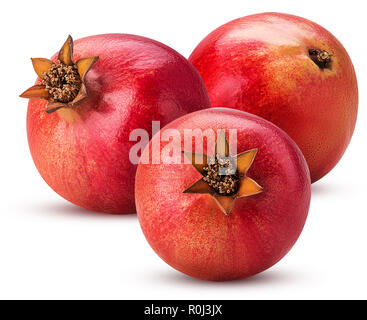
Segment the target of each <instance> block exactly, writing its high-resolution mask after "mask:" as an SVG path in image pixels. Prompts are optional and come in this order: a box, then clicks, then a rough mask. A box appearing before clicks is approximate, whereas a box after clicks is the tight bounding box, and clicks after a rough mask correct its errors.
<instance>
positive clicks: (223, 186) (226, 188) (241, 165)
mask: <svg viewBox="0 0 367 320" xmlns="http://www.w3.org/2000/svg"><path fill="white" fill-rule="evenodd" d="M183 153H184V155H185V156H186V157H187V158H188V159H189V160H190V161H191V163H192V165H193V166H194V167H195V169H196V170H197V171H199V172H200V173H201V175H202V176H203V177H202V178H201V179H200V180H198V181H196V182H195V183H194V184H193V185H191V186H190V187H188V188H187V189H186V190H184V191H183V192H184V193H201V194H210V195H211V196H212V197H213V198H214V199H215V200H216V202H217V204H218V205H219V207H220V209H221V210H222V211H223V212H224V213H225V214H226V215H228V214H229V213H230V212H231V209H232V207H233V204H234V202H235V201H236V199H237V198H241V197H248V196H251V195H255V194H258V193H261V192H262V191H263V188H262V187H261V186H260V185H259V184H258V183H256V182H255V181H254V180H252V179H251V178H250V177H248V176H247V171H248V170H249V169H250V167H251V165H252V163H253V162H254V159H255V156H256V153H257V149H251V150H248V151H245V152H242V153H240V154H238V155H236V156H230V155H229V145H228V141H227V139H226V136H225V133H224V130H220V131H219V132H218V135H217V142H216V145H215V152H214V155H213V156H212V157H209V156H207V155H205V154H197V153H191V152H186V151H183Z"/></svg>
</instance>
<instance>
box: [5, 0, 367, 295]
mask: <svg viewBox="0 0 367 320" xmlns="http://www.w3.org/2000/svg"><path fill="white" fill-rule="evenodd" d="M264 11H278V12H285V13H291V14H296V15H300V16H303V17H305V18H308V19H310V20H313V21H315V22H317V23H319V24H321V25H322V26H324V27H325V28H327V29H328V30H329V31H331V32H332V33H333V34H334V35H335V36H336V37H337V38H338V39H339V40H340V41H341V42H342V43H343V45H344V46H345V48H346V49H347V50H348V52H349V54H350V56H351V58H352V60H353V62H354V65H355V69H356V72H357V77H358V80H359V90H360V109H359V117H358V122H357V127H356V130H355V134H354V137H353V139H352V142H351V144H350V146H349V148H348V150H347V152H346V154H345V156H344V157H343V159H342V160H341V161H340V163H339V164H338V165H337V167H336V168H335V169H334V170H333V171H332V172H331V173H330V174H329V175H327V176H326V177H325V178H324V179H322V180H321V181H319V182H317V183H316V184H315V185H313V186H312V203H311V208H310V212H309V218H308V221H307V223H306V226H305V229H304V231H303V233H302V235H301V237H300V239H299V241H298V242H297V244H296V245H295V247H294V248H293V249H292V250H291V252H290V253H289V254H288V255H287V256H286V257H285V258H284V259H283V260H282V261H280V262H279V263H278V264H277V265H275V266H274V267H272V268H271V269H269V270H268V271H266V272H264V273H262V274H259V275H257V276H255V277H253V278H250V279H245V280H240V281H235V282H226V283H215V282H204V281H200V280H196V279H193V278H189V277H187V276H185V275H183V274H181V273H179V272H177V271H175V270H173V269H172V268H171V267H169V266H168V265H166V264H165V263H164V262H163V261H162V260H161V259H160V258H159V257H158V256H156V254H155V253H154V252H153V251H152V250H151V248H150V247H149V245H148V243H147V242H146V241H145V238H144V236H143V234H142V232H141V230H140V227H139V224H138V221H137V218H136V215H129V216H111V215H103V214H98V213H93V212H88V211H86V210H83V209H80V208H78V207H76V206H74V205H72V204H70V203H68V202H66V201H65V200H63V199H62V198H61V197H59V196H58V195H57V194H55V193H54V192H53V191H52V190H51V189H50V188H49V187H48V186H47V185H46V183H45V182H44V181H43V180H42V178H41V177H40V175H39V174H38V172H37V170H36V168H35V166H34V164H33V162H32V159H31V156H30V153H29V150H28V145H27V138H26V129H25V120H26V109H27V101H26V100H22V99H20V98H18V95H19V94H20V93H21V92H22V91H23V90H24V89H26V88H28V87H29V86H30V85H31V84H32V83H33V82H34V80H35V74H34V72H33V69H32V66H31V62H30V60H29V58H30V57H50V56H51V55H52V54H53V53H54V52H56V51H57V50H58V49H59V47H60V45H61V44H62V43H63V42H64V40H65V39H66V36H67V35H68V34H69V33H70V34H72V35H73V37H74V39H77V38H80V37H84V36H88V35H93V34H100V33H110V32H121V33H133V34H138V35H143V36H146V37H150V38H153V39H156V40H159V41H161V42H163V43H165V44H167V45H169V46H171V47H172V48H174V49H176V50H177V51H179V52H181V53H182V54H183V55H184V56H186V57H188V56H189V55H190V53H191V51H192V50H193V49H194V47H195V46H196V45H197V43H198V42H199V41H200V40H201V39H202V38H203V37H204V36H206V35H207V34H208V33H209V32H210V31H212V30H213V29H214V28H216V27H218V26H220V25H222V24H223V23H225V22H228V21H230V20H232V19H234V18H238V17H241V16H245V15H248V14H252V13H259V12H264ZM0 15H1V17H0V24H1V25H0V26H1V28H0V30H1V50H0V55H1V78H0V79H1V80H0V81H1V90H0V91H1V99H0V108H1V116H0V119H1V120H0V121H1V126H0V127H1V149H0V150H1V153H0V161H1V168H2V175H1V179H0V186H1V190H0V194H1V201H0V210H1V213H0V298H35V299H39V298H48V299H53V298H70V299H74V298H87V299H88V298H98V299H99V298H101V299H105V298H106V299H107V298H109V299H153V298H155V299H168V298H170V299H197V298H200V299H268V298H269V299H270V298H273V299H283V298H307V299H308V298H312V299H319V298H329V299H333V298H367V290H366V286H367V272H366V270H367V257H366V254H367V250H366V244H367V201H366V198H367V192H366V190H367V159H366V158H367V152H366V149H367V143H366V141H367V110H366V108H365V104H366V95H365V92H366V83H367V76H366V72H367V68H366V67H367V63H366V61H367V41H366V36H365V30H367V23H366V17H365V8H364V2H363V1H348V2H345V1H334V2H332V3H330V1H319V0H318V1H311V0H308V1H293V0H291V1H261V0H256V1H244V0H241V1H230V0H226V1H223V0H222V1H213V0H211V1H198V0H196V1H188V0H186V1H157V0H155V1H106V0H104V1H75V0H74V1H57V2H56V1H36V0H32V1H23V2H21V1H18V2H16V1H3V3H2V7H1V13H0Z"/></svg>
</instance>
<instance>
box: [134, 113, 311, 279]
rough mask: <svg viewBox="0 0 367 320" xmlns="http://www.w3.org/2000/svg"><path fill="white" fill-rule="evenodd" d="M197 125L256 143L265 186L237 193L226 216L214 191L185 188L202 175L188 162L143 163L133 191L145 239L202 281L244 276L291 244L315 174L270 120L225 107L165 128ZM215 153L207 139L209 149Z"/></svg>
mask: <svg viewBox="0 0 367 320" xmlns="http://www.w3.org/2000/svg"><path fill="white" fill-rule="evenodd" d="M195 128H199V129H202V130H205V129H209V128H210V129H213V130H217V129H223V128H225V129H237V130H238V131H237V140H238V147H237V151H238V153H241V152H243V151H246V150H249V149H252V148H258V153H257V155H256V157H255V161H254V163H253V164H252V166H251V168H250V170H249V172H248V176H249V177H250V178H252V179H254V180H255V181H256V182H257V183H259V184H260V185H261V186H262V187H263V188H264V192H263V193H260V194H258V195H254V196H249V197H246V198H239V199H237V200H236V202H235V204H234V207H233V209H232V211H231V212H230V214H229V215H228V216H226V215H225V214H224V213H223V212H222V211H221V210H220V209H219V207H218V205H217V203H216V202H215V200H214V199H213V198H212V197H211V196H210V195H207V194H184V193H183V192H182V191H183V190H185V189H186V188H187V187H189V186H190V185H191V184H193V183H194V182H195V181H197V180H198V179H200V177H201V175H200V173H198V172H197V171H196V170H195V168H194V167H193V166H192V165H191V164H184V163H183V162H180V163H182V164H159V165H158V164H143V163H139V166H138V170H137V175H136V187H135V196H136V205H137V213H138V218H139V221H140V225H141V227H142V230H143V232H144V234H145V237H146V238H147V240H148V242H149V244H150V245H151V247H152V248H153V249H154V251H155V252H156V253H157V254H158V255H159V256H160V257H161V258H162V259H163V260H164V261H165V262H167V263H168V264H169V265H171V266H172V267H173V268H175V269H177V270H179V271H181V272H183V273H185V274H188V275H190V276H193V277H196V278H200V279H205V280H216V281H223V280H232V279H238V278H245V277H248V276H251V275H254V274H256V273H258V272H261V271H263V270H265V269H267V268H269V267H271V266H272V265H274V264H275V263H276V262H277V261H279V260H280V259H281V258H282V257H283V256H284V255H285V254H286V253H287V252H288V251H289V250H290V249H291V247H292V246H293V244H294V243H295V242H296V240H297V238H298V237H299V235H300V233H301V231H302V228H303V226H304V223H305V220H306V217H307V213H308V209H309V204H310V177H309V171H308V167H307V164H306V161H305V159H304V157H303V155H302V153H301V151H300V150H299V149H298V147H297V145H296V144H295V143H294V142H293V141H292V140H291V139H290V138H289V137H288V136H287V135H286V134H285V133H284V132H283V131H282V130H280V129H279V128H277V127H276V126H274V125H273V124H272V123H270V122H268V121H266V120H264V119H262V118H260V117H257V116H255V115H252V114H249V113H246V112H242V111H238V110H234V109H228V108H211V109H207V110H202V111H198V112H194V113H191V114H188V115H185V116H183V117H181V118H179V119H177V120H175V121H173V122H171V123H170V124H168V125H167V126H166V127H165V128H163V129H162V130H161V132H162V131H163V130H165V129H177V130H179V131H180V133H181V135H182V133H183V130H184V129H195ZM226 134H227V137H228V131H226ZM156 139H158V134H157V135H155V136H154V137H153V139H152V141H151V142H150V144H149V148H148V147H147V148H145V150H144V154H145V153H147V152H149V151H150V149H151V147H152V144H153V143H154V141H155V140H156ZM182 140H183V139H182ZM204 142H205V140H204ZM166 144H167V142H163V141H162V142H161V150H162V148H164V147H165V146H166ZM181 147H182V149H183V143H181ZM193 150H194V149H193ZM212 152H213V150H206V144H205V143H204V153H208V154H212ZM181 157H182V159H181V161H183V157H184V156H183V155H181V153H180V158H181Z"/></svg>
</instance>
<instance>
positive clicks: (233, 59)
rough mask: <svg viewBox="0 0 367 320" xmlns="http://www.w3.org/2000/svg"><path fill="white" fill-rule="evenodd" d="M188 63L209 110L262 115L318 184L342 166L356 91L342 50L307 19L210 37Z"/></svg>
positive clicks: (240, 27) (263, 21)
mask: <svg viewBox="0 0 367 320" xmlns="http://www.w3.org/2000/svg"><path fill="white" fill-rule="evenodd" d="M189 60H190V61H191V62H192V63H193V64H194V66H195V67H196V68H197V69H198V70H199V72H200V74H201V76H202V77H203V79H204V82H205V84H206V87H207V89H208V92H209V97H210V99H211V104H212V107H230V108H236V109H239V110H242V111H247V112H250V113H253V114H256V115H258V116H261V117H263V118H265V119H267V120H269V121H271V122H273V123H275V124H276V125H277V126H279V127H280V128H282V129H283V130H284V131H286V132H287V133H288V134H289V135H290V137H291V138H293V140H294V141H295V142H296V143H297V144H298V146H299V147H300V149H301V150H302V152H303V154H304V156H305V158H306V160H307V163H308V166H309V168H310V173H311V180H312V182H315V181H317V180H319V179H320V178H321V177H323V176H324V175H325V174H327V173H328V172H329V171H330V170H331V169H332V168H333V167H334V166H335V165H336V164H337V162H338V161H339V160H340V158H341V157H342V155H343V153H344V151H345V149H346V148H347V146H348V144H349V142H350V139H351V137H352V134H353V130H354V126H355V122H356V117H357V109H358V88H357V80H356V76H355V72H354V69H353V65H352V62H351V60H350V58H349V56H348V54H347V52H346V51H345V49H344V48H343V46H342V45H341V43H340V42H339V41H338V40H337V39H336V38H335V37H334V36H333V35H332V34H331V33H329V32H328V31H326V30H325V29H324V28H322V27H320V26H319V25H317V24H316V23H313V22H311V21H309V20H306V19H303V18H300V17H296V16H292V15H288V14H280V13H262V14H256V15H251V16H247V17H243V18H240V19H237V20H234V21H231V22H229V23H227V24H225V25H223V26H221V27H219V28H218V29H216V30H214V31H213V32H212V33H210V34H209V35H208V36H207V37H206V38H204V40H203V41H202V42H201V43H200V44H199V45H198V46H197V47H196V49H195V50H194V51H193V53H192V54H191V56H190V58H189Z"/></svg>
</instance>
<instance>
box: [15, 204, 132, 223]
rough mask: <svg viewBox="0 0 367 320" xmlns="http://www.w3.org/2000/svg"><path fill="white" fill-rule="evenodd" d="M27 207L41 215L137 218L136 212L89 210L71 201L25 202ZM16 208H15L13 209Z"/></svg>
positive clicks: (29, 210) (28, 209) (86, 217)
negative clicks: (113, 212)
mask: <svg viewBox="0 0 367 320" xmlns="http://www.w3.org/2000/svg"><path fill="white" fill-rule="evenodd" d="M24 206H25V207H26V208H27V211H28V212H32V213H36V214H39V215H47V216H51V215H53V216H55V215H56V216H64V217H65V216H68V217H73V218H84V219H90V218H91V219H93V218H94V219H116V220H121V219H126V220H137V215H136V213H133V214H109V213H103V212H97V211H91V210H87V209H84V208H81V207H78V206H76V205H74V204H72V203H70V202H66V201H64V202H48V203H47V202H46V203H45V202H42V203H29V204H24V203H23V207H24ZM13 210H14V209H13Z"/></svg>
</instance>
